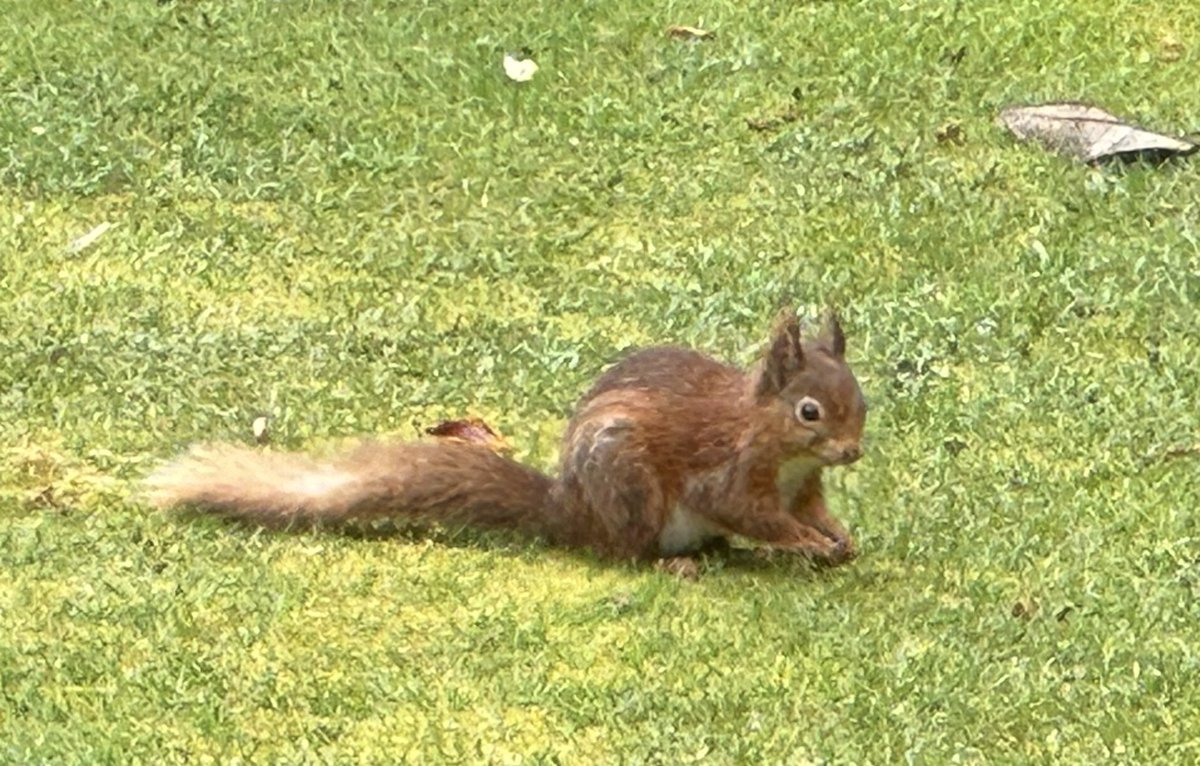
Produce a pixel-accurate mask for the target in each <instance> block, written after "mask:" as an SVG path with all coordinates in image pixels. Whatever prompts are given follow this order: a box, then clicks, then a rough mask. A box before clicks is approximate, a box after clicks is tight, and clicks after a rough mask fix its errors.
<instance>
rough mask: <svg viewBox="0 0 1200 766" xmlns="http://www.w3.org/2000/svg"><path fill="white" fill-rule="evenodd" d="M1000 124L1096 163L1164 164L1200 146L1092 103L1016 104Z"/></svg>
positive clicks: (1023, 137)
mask: <svg viewBox="0 0 1200 766" xmlns="http://www.w3.org/2000/svg"><path fill="white" fill-rule="evenodd" d="M999 122H1000V124H1001V125H1003V126H1004V127H1006V128H1008V130H1009V131H1011V132H1012V133H1013V135H1015V136H1016V137H1017V138H1019V139H1021V140H1023V141H1037V142H1038V143H1040V144H1042V145H1043V146H1045V147H1046V148H1047V149H1049V150H1051V151H1054V152H1058V153H1059V154H1064V155H1067V156H1071V157H1076V158H1078V159H1081V160H1083V161H1084V162H1089V163H1096V162H1104V161H1107V160H1111V159H1125V160H1128V159H1138V158H1140V159H1147V160H1151V161H1161V160H1164V159H1167V158H1168V157H1173V156H1182V155H1187V154H1191V153H1192V152H1194V151H1196V149H1197V148H1200V145H1197V144H1195V143H1193V142H1191V141H1187V140H1184V139H1181V138H1176V137H1174V136H1167V135H1164V134H1162V133H1155V132H1153V131H1149V130H1145V129H1144V128H1139V127H1137V126H1136V125H1131V124H1129V123H1127V122H1125V121H1124V120H1122V119H1121V118H1119V117H1117V116H1115V115H1113V114H1110V113H1109V112H1106V111H1104V110H1103V109H1101V108H1099V107H1096V106H1090V105H1088V104H1077V103H1069V102H1061V103H1050V104H1039V105H1035V106H1012V107H1008V108H1006V109H1003V110H1002V111H1001V112H1000V116H999Z"/></svg>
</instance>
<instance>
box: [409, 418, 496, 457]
mask: <svg viewBox="0 0 1200 766" xmlns="http://www.w3.org/2000/svg"><path fill="white" fill-rule="evenodd" d="M425 433H427V434H429V435H430V436H435V437H437V438H439V439H448V440H450V441H455V442H459V443H463V444H478V445H480V446H482V447H487V448H488V449H490V450H492V451H493V452H508V451H509V449H510V447H509V444H508V441H507V440H505V438H504V437H503V436H501V435H500V434H498V433H496V431H495V430H493V429H492V427H491V426H489V425H488V424H487V423H485V422H484V421H483V420H482V419H480V418H464V419H462V420H443V421H442V422H441V423H438V424H437V425H436V426H430V427H429V428H426V429H425Z"/></svg>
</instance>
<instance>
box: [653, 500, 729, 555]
mask: <svg viewBox="0 0 1200 766" xmlns="http://www.w3.org/2000/svg"><path fill="white" fill-rule="evenodd" d="M724 535H725V532H724V530H722V529H721V528H720V527H718V526H717V525H716V524H713V523H712V522H711V521H709V520H708V519H706V518H704V517H703V516H701V515H699V514H697V513H693V512H692V511H689V510H688V509H687V508H685V507H683V506H682V505H676V506H675V508H674V510H672V511H671V515H670V516H669V517H667V523H666V525H665V526H663V528H662V532H660V533H659V535H658V550H659V551H660V552H661V553H662V554H663V555H664V556H673V555H675V554H678V553H686V552H688V551H691V550H695V549H696V548H699V547H700V545H701V544H702V543H704V542H705V541H706V540H711V539H712V538H714V537H723V536H724Z"/></svg>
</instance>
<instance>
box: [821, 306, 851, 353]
mask: <svg viewBox="0 0 1200 766" xmlns="http://www.w3.org/2000/svg"><path fill="white" fill-rule="evenodd" d="M821 340H823V341H825V343H826V344H827V345H828V346H829V349H830V350H831V351H833V355H834V356H836V357H837V358H838V359H843V358H845V356H846V333H844V332H842V323H841V322H840V321H839V320H838V315H837V311H835V310H833V309H830V310H829V318H828V319H826V320H825V329H824V330H823V331H822V332H821Z"/></svg>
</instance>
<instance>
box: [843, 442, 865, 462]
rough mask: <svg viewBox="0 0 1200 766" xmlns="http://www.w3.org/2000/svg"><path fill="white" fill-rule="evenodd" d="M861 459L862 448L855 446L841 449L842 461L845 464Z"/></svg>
mask: <svg viewBox="0 0 1200 766" xmlns="http://www.w3.org/2000/svg"><path fill="white" fill-rule="evenodd" d="M860 457H862V447H860V446H859V445H857V444H854V445H851V446H849V447H844V448H843V449H842V461H843V462H845V463H853V462H854V461H855V460H858V459H859V458H860Z"/></svg>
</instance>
